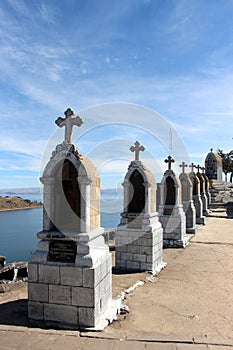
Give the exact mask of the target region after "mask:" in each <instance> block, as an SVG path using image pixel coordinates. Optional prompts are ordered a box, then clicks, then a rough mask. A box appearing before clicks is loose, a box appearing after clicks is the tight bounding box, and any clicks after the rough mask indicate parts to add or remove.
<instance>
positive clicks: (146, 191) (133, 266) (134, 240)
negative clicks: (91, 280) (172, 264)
mask: <svg viewBox="0 0 233 350" xmlns="http://www.w3.org/2000/svg"><path fill="white" fill-rule="evenodd" d="M139 145H140V144H139V143H138V142H136V143H135V147H131V149H130V150H134V149H135V148H136V147H137V148H136V149H138V146H139ZM140 147H141V150H142V149H144V147H143V146H140ZM123 187H124V212H123V213H122V214H121V217H122V218H121V222H120V224H119V225H118V227H117V230H116V268H117V269H120V270H140V271H150V272H151V273H153V274H156V273H159V272H160V271H161V269H163V268H164V267H165V266H166V263H164V262H163V251H162V248H163V229H162V226H161V223H160V222H159V220H158V213H157V212H156V182H155V179H154V176H153V175H152V173H151V171H150V170H149V169H147V168H146V167H145V166H144V164H143V163H142V162H141V161H139V159H138V155H137V156H135V160H134V161H132V162H131V163H130V165H129V168H128V172H127V174H126V176H125V178H124V183H123Z"/></svg>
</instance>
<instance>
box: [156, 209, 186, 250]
mask: <svg viewBox="0 0 233 350" xmlns="http://www.w3.org/2000/svg"><path fill="white" fill-rule="evenodd" d="M164 209H165V210H164ZM169 209H170V210H171V214H168V215H167V214H166V211H167V210H169ZM159 220H160V222H161V224H162V227H163V246H164V247H167V248H184V247H186V245H187V244H188V241H189V238H188V237H187V236H185V233H186V217H185V213H184V210H183V205H176V206H174V207H171V208H169V206H166V207H165V206H160V208H159Z"/></svg>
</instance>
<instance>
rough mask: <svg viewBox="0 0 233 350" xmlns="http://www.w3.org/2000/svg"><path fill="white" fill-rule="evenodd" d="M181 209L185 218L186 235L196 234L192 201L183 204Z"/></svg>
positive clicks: (194, 210) (194, 209) (194, 211)
mask: <svg viewBox="0 0 233 350" xmlns="http://www.w3.org/2000/svg"><path fill="white" fill-rule="evenodd" d="M183 209H184V212H185V216H186V233H190V234H196V233H197V227H196V208H195V206H194V202H193V200H189V201H187V202H183Z"/></svg>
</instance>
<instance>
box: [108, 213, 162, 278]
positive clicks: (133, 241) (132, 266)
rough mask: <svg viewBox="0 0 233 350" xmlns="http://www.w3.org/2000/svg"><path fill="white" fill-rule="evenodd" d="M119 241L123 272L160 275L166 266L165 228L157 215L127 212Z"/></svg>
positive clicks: (118, 233)
mask: <svg viewBox="0 0 233 350" xmlns="http://www.w3.org/2000/svg"><path fill="white" fill-rule="evenodd" d="M115 242H116V268H117V269H119V270H140V271H150V272H151V273H152V274H157V273H159V272H160V271H161V270H162V269H163V268H164V267H165V266H166V263H164V262H163V259H162V255H163V254H162V249H163V229H162V227H161V223H160V222H159V221H158V213H157V212H155V213H151V214H141V215H138V216H135V215H130V214H128V213H123V214H122V219H121V224H120V225H118V227H117V231H116V241H115Z"/></svg>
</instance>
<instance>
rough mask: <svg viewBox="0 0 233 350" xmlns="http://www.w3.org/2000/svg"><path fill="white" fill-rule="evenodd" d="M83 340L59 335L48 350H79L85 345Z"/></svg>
mask: <svg viewBox="0 0 233 350" xmlns="http://www.w3.org/2000/svg"><path fill="white" fill-rule="evenodd" d="M85 341H86V339H85V338H80V337H78V336H77V337H75V336H66V335H59V336H58V337H57V339H56V340H55V342H54V343H53V345H52V347H51V348H50V350H65V349H68V350H81V349H83V345H84V343H85Z"/></svg>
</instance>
